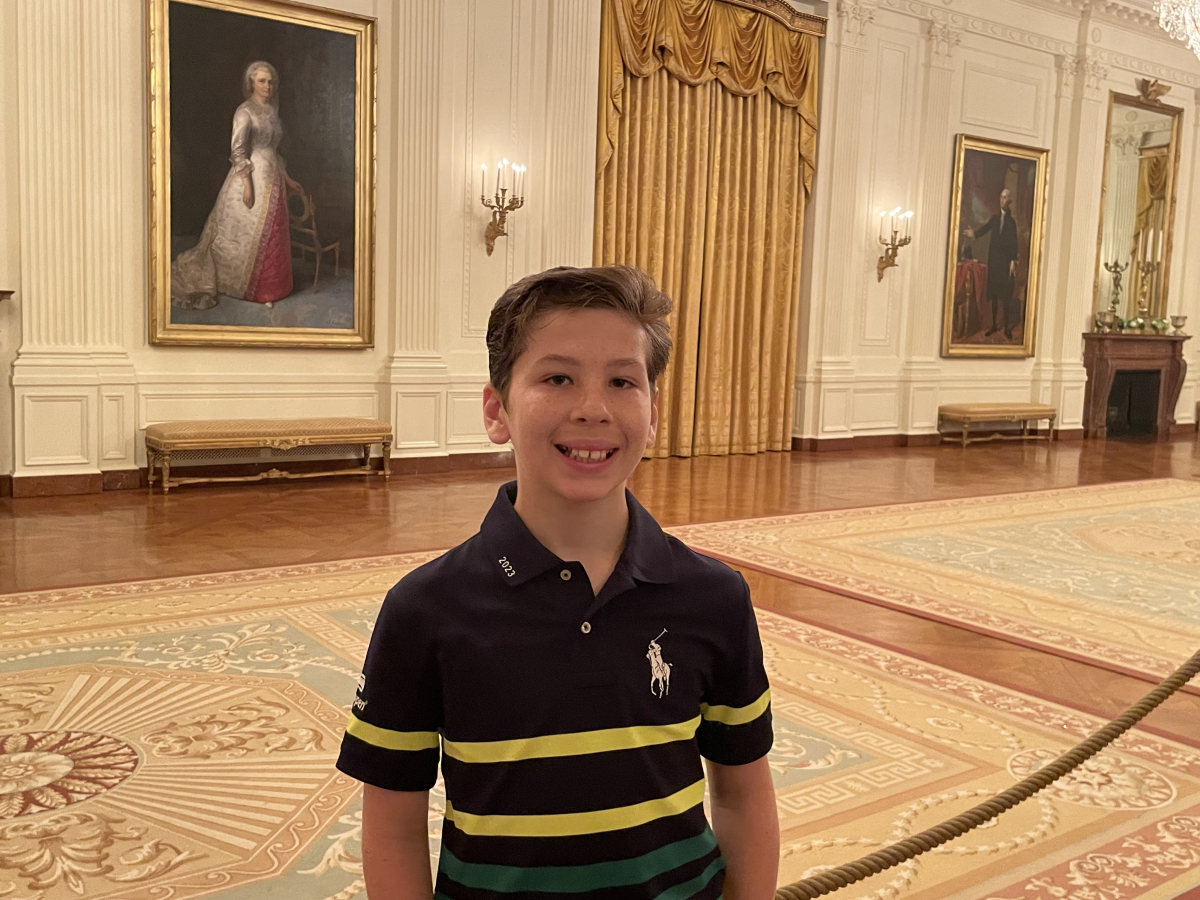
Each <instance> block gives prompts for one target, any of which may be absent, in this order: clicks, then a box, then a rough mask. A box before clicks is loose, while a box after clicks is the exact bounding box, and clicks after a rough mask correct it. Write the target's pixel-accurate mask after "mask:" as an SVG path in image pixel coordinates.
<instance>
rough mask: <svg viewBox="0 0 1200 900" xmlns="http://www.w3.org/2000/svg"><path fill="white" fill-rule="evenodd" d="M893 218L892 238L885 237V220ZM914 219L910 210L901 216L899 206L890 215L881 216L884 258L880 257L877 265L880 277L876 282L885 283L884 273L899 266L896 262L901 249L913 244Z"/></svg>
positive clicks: (881, 239) (876, 271)
mask: <svg viewBox="0 0 1200 900" xmlns="http://www.w3.org/2000/svg"><path fill="white" fill-rule="evenodd" d="M889 215H890V216H891V219H892V221H891V229H890V230H891V232H892V234H891V237H888V238H885V237H884V236H883V220H884V219H885V218H887V217H888V216H889ZM912 217H913V212H912V210H911V209H910V210H909V211H908V212H906V213H904V214H903V215H901V214H900V207H899V206H897V207H896V208H895V209H893V210H892V211H891V212H890V213H889V212H887V210H884V211H882V212H881V213H880V214H879V243H880V244H882V245H883V247H884V250H883V256H881V257H879V262H878V263H876V265H875V274H876V275H878V276H879V277H878V278H876V279H875V280H876V281H883V273H884V271H885V270H886V269H890V268H891V267H892V266H895V265H898V263H897V262H896V254H897V253H899V252H900V248H901V247H907V246H908V245H909V244H911V243H912ZM901 225H903V226H904V237H901V236H900V226H901Z"/></svg>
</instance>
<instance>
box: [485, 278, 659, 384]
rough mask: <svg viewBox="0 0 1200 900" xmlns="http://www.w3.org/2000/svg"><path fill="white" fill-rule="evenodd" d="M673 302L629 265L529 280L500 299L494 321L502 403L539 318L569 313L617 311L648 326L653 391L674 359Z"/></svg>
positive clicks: (491, 365) (492, 359)
mask: <svg viewBox="0 0 1200 900" xmlns="http://www.w3.org/2000/svg"><path fill="white" fill-rule="evenodd" d="M671 306H672V304H671V298H670V297H668V296H667V295H666V294H664V293H663V292H662V291H660V290H659V289H658V285H656V284H655V283H654V279H653V278H651V277H650V276H649V275H647V274H646V273H645V272H643V271H641V270H640V269H633V268H630V267H629V266H597V267H595V268H590V269H575V268H570V267H568V266H559V267H558V268H555V269H547V270H546V271H545V272H539V273H537V274H536V275H527V276H526V277H524V278H522V279H521V280H520V281H518V282H516V283H515V284H513V285H511V286H510V287H509V288H508V290H506V291H505V292H504V293H503V294H501V295H500V299H499V300H497V301H496V305H495V306H493V307H492V314H491V316H490V317H489V318H488V327H487V348H488V373H489V375H490V377H491V382H492V387H494V388H495V389H496V391H497V392H498V393H499V394H500V398H501V399H502V400H507V399H508V386H509V383H510V382H511V381H512V370H513V365H514V364H515V363H516V361H517V357H519V356H520V355H521V354H522V353H524V352H525V347H526V345H527V344H528V342H529V334H530V332H531V331H532V330H533V329H534V327H535V325H536V324H537V320H538V318H540V317H541V316H543V315H545V314H546V313H548V312H554V311H556V310H564V309H611V310H615V311H616V312H620V313H624V314H625V315H627V316H629V317H630V318H631V319H633V320H634V321H636V322H637V323H638V324H639V325H641V326H642V331H643V332H644V333H645V335H646V374H647V375H648V376H649V378H650V389H651V390H653V389H654V383H655V382H656V381H657V380H658V376H659V375H661V374H662V372H663V369H665V368H666V367H667V360H668V359H669V358H670V356H671V337H670V331H671V329H670V326H669V325H668V324H667V316H668V315H669V314H670V312H671Z"/></svg>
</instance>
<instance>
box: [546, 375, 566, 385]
mask: <svg viewBox="0 0 1200 900" xmlns="http://www.w3.org/2000/svg"><path fill="white" fill-rule="evenodd" d="M546 383H547V384H554V385H564V384H570V383H571V379H570V378H569V377H567V376H566V375H551V376H550V377H549V378H547V379H546Z"/></svg>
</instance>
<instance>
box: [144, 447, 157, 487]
mask: <svg viewBox="0 0 1200 900" xmlns="http://www.w3.org/2000/svg"><path fill="white" fill-rule="evenodd" d="M156 462H158V451H156V450H152V449H150V448H149V447H147V448H146V487H147V488H148V489H149V491H150V493H152V494H153V493H154V464H155V463H156Z"/></svg>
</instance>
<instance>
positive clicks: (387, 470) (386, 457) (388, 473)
mask: <svg viewBox="0 0 1200 900" xmlns="http://www.w3.org/2000/svg"><path fill="white" fill-rule="evenodd" d="M383 477H384V478H391V477H392V442H391V441H384V442H383Z"/></svg>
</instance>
